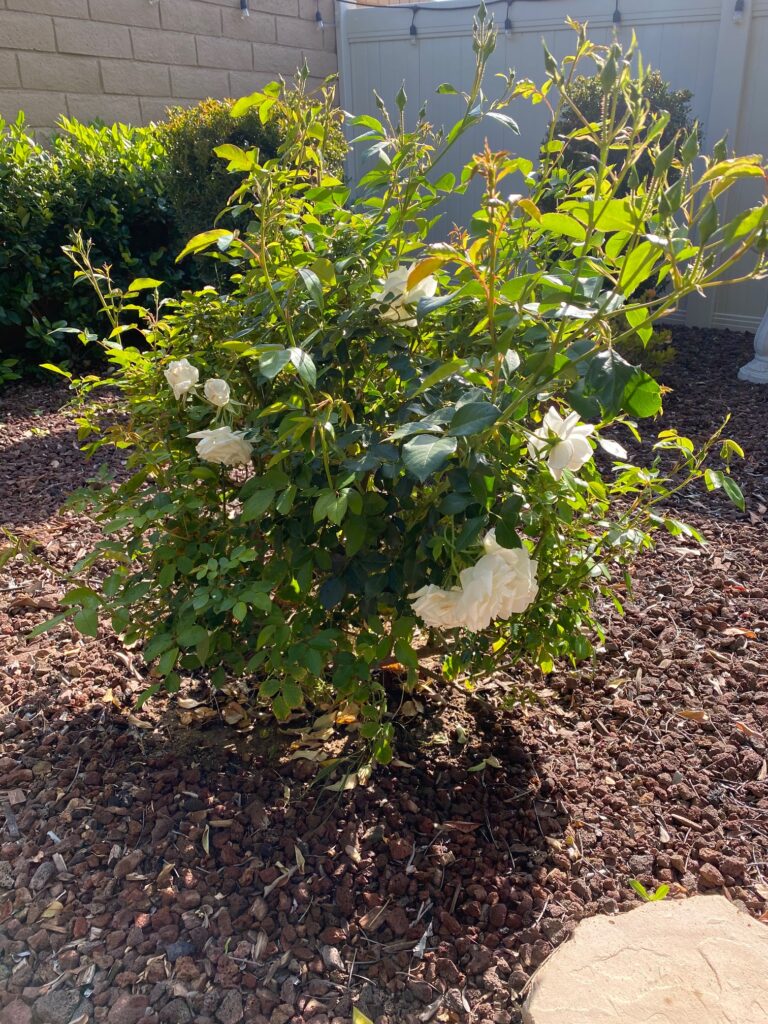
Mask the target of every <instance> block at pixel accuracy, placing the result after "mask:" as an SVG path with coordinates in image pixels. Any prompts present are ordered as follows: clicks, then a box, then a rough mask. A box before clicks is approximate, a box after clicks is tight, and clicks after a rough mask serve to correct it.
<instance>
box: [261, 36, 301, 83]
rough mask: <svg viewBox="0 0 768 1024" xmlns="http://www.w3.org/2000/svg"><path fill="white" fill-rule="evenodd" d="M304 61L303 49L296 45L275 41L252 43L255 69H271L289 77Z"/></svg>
mask: <svg viewBox="0 0 768 1024" xmlns="http://www.w3.org/2000/svg"><path fill="white" fill-rule="evenodd" d="M303 63H304V51H303V50H300V49H299V48H298V47H296V46H278V45H277V44H276V43H254V44H253V66H254V68H255V70H256V71H272V72H275V73H276V74H281V75H284V76H285V77H286V78H290V77H291V76H292V75H293V72H294V71H295V70H296V68H298V67H301V65H302V64H303ZM273 77H274V76H273Z"/></svg>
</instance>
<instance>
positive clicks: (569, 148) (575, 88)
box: [545, 71, 701, 191]
mask: <svg viewBox="0 0 768 1024" xmlns="http://www.w3.org/2000/svg"><path fill="white" fill-rule="evenodd" d="M634 85H635V88H637V89H639V90H640V94H641V95H642V97H643V99H644V100H645V101H646V102H647V104H648V107H649V113H650V115H651V116H652V117H655V118H659V117H661V116H663V112H664V111H666V112H667V113H668V114H669V121H668V123H667V126H666V127H665V129H664V131H663V132H662V135H661V142H662V149H663V148H664V146H666V145H667V144H668V143H670V142H671V141H672V140H673V139H675V138H678V139H680V140H681V141H682V140H683V139H685V138H686V137H687V136H688V135H689V134H690V133H691V131H692V129H693V121H692V119H691V97H692V95H693V94H692V93H691V92H690V91H689V90H688V89H673V88H672V87H671V86H670V84H669V83H668V82H665V81H664V79H663V78H662V76H661V75H660V74H659V72H658V71H650V72H648V73H647V75H646V76H645V77H644V78H643V79H642V80H639V79H635V81H634ZM570 88H571V91H572V96H573V102H574V106H571V105H570V104H569V105H566V106H564V107H563V108H562V111H561V113H560V116H559V118H558V120H557V124H556V125H555V134H554V137H555V139H556V140H560V141H563V140H567V141H566V144H565V148H564V150H563V156H562V163H563V165H564V166H565V167H567V168H568V169H569V170H571V171H575V170H582V169H586V168H588V167H594V166H595V165H596V164H597V163H598V162H599V158H598V147H597V146H596V145H595V143H594V142H593V141H591V140H590V139H588V138H584V137H581V138H580V137H578V136H576V137H574V133H575V132H576V133H577V132H578V131H579V129H581V128H582V127H583V126H584V122H585V121H587V122H589V123H592V124H594V123H601V122H603V121H605V120H606V119H607V116H608V115H609V113H610V112H609V111H606V109H605V104H606V102H610V101H611V99H612V96H613V94H612V93H611V92H610V91H608V92H606V89H605V87H604V86H603V84H602V83H601V81H600V77H599V76H598V75H592V76H587V75H579V76H578V77H576V78H574V80H573V82H572V83H571V86H570ZM626 113H627V105H626V102H625V101H624V100H623V99H619V101H618V106H617V110H616V118H617V121H618V120H621V119H622V118H624V117H625V116H626ZM548 141H549V133H547V138H546V140H545V143H546V142H548ZM700 141H701V140H700ZM611 153H612V155H613V156H614V157H615V163H617V164H621V163H623V159H624V153H625V150H622V149H618V148H617V149H615V150H611ZM635 166H636V169H637V175H638V177H639V178H641V179H643V178H648V177H650V176H651V175H652V174H653V155H652V153H651V152H650V151H646V152H645V153H643V154H641V155H640V156H639V157H638V160H637V163H636V165H635ZM622 191H626V188H625V189H623V190H622Z"/></svg>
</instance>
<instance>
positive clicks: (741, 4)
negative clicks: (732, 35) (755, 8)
mask: <svg viewBox="0 0 768 1024" xmlns="http://www.w3.org/2000/svg"><path fill="white" fill-rule="evenodd" d="M746 6H747V5H746V2H745V0H736V4H735V6H734V8H733V22H734V24H735V25H740V24H741V23H742V21H743V20H744V10H745V8H746Z"/></svg>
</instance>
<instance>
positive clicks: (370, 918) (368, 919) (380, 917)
mask: <svg viewBox="0 0 768 1024" xmlns="http://www.w3.org/2000/svg"><path fill="white" fill-rule="evenodd" d="M386 910H387V908H386V906H383V907H372V908H371V909H370V910H369V911H368V912H367V913H366V914H363V916H362V917H361V918H360V920H359V922H358V923H359V925H360V927H361V928H362V929H363V931H366V932H372V931H376V929H377V928H380V927H381V925H383V924H384V915H385V913H386Z"/></svg>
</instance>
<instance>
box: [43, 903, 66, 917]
mask: <svg viewBox="0 0 768 1024" xmlns="http://www.w3.org/2000/svg"><path fill="white" fill-rule="evenodd" d="M63 909H64V904H63V903H59V901H58V900H53V901H52V902H51V903H49V904H48V906H47V907H46V908H45V910H44V911H43V912H42V914H41V915H40V917H42V918H43V920H46V919H48V918H50V917H56V915H57V914H60V913H61V912H62V910H63Z"/></svg>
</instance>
